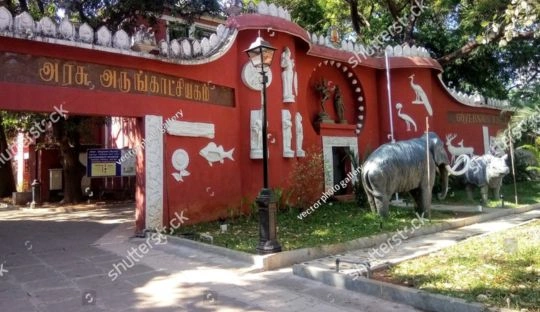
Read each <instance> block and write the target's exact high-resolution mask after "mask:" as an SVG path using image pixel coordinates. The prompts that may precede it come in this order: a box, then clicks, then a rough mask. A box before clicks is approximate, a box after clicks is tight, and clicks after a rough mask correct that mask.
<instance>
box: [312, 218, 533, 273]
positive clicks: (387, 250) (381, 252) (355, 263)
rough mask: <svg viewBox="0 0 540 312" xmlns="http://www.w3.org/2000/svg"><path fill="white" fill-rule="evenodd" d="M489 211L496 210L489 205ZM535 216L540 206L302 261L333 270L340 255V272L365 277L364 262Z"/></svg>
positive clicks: (381, 262) (401, 256) (383, 262)
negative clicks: (431, 232)
mask: <svg viewBox="0 0 540 312" xmlns="http://www.w3.org/2000/svg"><path fill="white" fill-rule="evenodd" d="M434 209H436V208H434ZM490 210H491V211H496V210H494V209H492V208H490ZM498 210H500V209H498ZM460 211H462V210H460ZM535 218H536V219H538V218H540V209H536V210H531V211H528V212H525V213H522V214H516V215H510V216H505V217H502V218H497V219H494V220H491V221H487V222H482V223H477V224H473V225H469V226H465V227H461V228H457V229H453V230H446V231H442V232H438V233H434V234H429V235H422V236H418V237H413V238H410V239H408V238H407V233H401V235H400V234H397V235H394V236H392V237H391V238H389V239H388V240H387V241H386V242H384V243H383V244H380V245H378V246H375V247H371V248H365V249H359V250H354V251H350V252H346V253H343V254H339V255H333V256H329V257H325V258H321V259H316V260H313V261H309V262H306V263H305V264H307V265H308V266H311V267H315V268H318V269H323V270H330V271H335V270H336V259H338V258H339V260H340V263H339V272H340V273H342V274H347V275H350V276H353V277H354V276H358V275H360V274H361V275H364V276H365V275H366V265H365V263H367V262H369V266H370V267H371V269H377V268H380V267H384V266H388V265H390V264H395V263H399V262H402V261H404V260H407V259H412V258H416V257H419V256H423V255H426V254H429V253H432V252H434V251H438V250H441V249H443V248H446V247H449V246H451V245H454V244H456V243H458V242H459V241H462V240H464V239H467V238H469V237H472V236H478V235H485V234H489V233H493V232H498V231H503V230H506V229H508V228H511V227H514V226H516V225H519V224H522V223H524V222H526V221H528V220H531V219H535ZM424 222H426V223H425V224H427V222H428V221H427V220H424ZM415 225H416V226H421V223H420V222H419V221H417V222H415ZM410 228H411V229H412V228H413V227H412V226H411V227H410Z"/></svg>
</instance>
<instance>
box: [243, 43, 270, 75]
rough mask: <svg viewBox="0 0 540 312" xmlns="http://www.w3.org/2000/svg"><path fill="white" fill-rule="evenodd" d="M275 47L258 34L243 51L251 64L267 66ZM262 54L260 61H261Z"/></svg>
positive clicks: (259, 66)
mask: <svg viewBox="0 0 540 312" xmlns="http://www.w3.org/2000/svg"><path fill="white" fill-rule="evenodd" d="M275 51H276V48H274V47H273V46H271V45H270V43H268V42H267V41H264V40H263V39H262V38H261V37H260V36H259V37H257V39H256V40H255V41H254V42H253V43H252V44H251V45H250V46H249V49H247V50H246V51H245V52H246V53H247V55H248V57H249V60H250V61H251V64H253V66H255V67H256V68H261V67H268V66H270V65H271V64H272V60H273V59H274V52H275ZM261 55H262V62H261Z"/></svg>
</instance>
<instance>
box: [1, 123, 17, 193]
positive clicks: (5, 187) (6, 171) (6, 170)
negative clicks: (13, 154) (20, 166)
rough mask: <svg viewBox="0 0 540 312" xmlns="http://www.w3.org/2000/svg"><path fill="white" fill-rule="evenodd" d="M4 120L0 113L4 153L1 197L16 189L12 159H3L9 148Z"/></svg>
mask: <svg viewBox="0 0 540 312" xmlns="http://www.w3.org/2000/svg"><path fill="white" fill-rule="evenodd" d="M3 121H4V119H3V116H2V114H1V113H0V153H2V160H1V162H2V163H1V164H0V197H5V196H9V195H11V193H12V192H14V191H15V179H14V177H13V170H12V168H11V159H9V160H8V161H5V160H4V159H3V157H4V155H5V154H6V153H7V151H8V149H9V147H8V144H7V143H8V140H7V136H6V133H5V131H4V127H3V126H2V124H3Z"/></svg>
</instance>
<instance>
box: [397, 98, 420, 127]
mask: <svg viewBox="0 0 540 312" xmlns="http://www.w3.org/2000/svg"><path fill="white" fill-rule="evenodd" d="M402 108H403V105H402V104H401V103H397V104H396V109H397V114H398V117H399V118H401V119H403V120H404V121H405V124H406V125H407V132H408V131H411V125H413V127H414V132H416V131H417V127H416V122H415V121H414V119H413V118H412V117H411V116H409V115H407V114H405V113H402V112H401V109H402Z"/></svg>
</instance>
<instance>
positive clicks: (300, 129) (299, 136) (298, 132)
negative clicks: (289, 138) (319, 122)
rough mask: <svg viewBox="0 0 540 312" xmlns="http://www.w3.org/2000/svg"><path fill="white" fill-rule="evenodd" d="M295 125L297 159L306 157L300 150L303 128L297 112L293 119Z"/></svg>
mask: <svg viewBox="0 0 540 312" xmlns="http://www.w3.org/2000/svg"><path fill="white" fill-rule="evenodd" d="M295 123H296V125H295V126H296V155H297V156H298V157H304V156H306V152H305V151H304V150H303V149H302V144H304V127H303V126H302V115H301V114H300V113H299V112H296V117H295Z"/></svg>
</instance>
